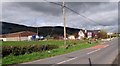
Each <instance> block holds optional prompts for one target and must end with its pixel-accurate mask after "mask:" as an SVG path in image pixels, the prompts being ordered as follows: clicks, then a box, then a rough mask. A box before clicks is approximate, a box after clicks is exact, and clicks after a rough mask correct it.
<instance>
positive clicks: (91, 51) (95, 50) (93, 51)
mask: <svg viewBox="0 0 120 66" xmlns="http://www.w3.org/2000/svg"><path fill="white" fill-rule="evenodd" d="M99 50H100V49H97V50H94V51H91V52H89V53H87V54H88V55H89V54H91V53H94V52H97V51H99Z"/></svg>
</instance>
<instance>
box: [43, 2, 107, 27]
mask: <svg viewBox="0 0 120 66" xmlns="http://www.w3.org/2000/svg"><path fill="white" fill-rule="evenodd" d="M44 1H46V2H49V1H47V0H44ZM49 3H51V4H55V5H59V6H62V5H61V4H59V3H55V2H49ZM64 7H65V8H67V9H68V10H70V11H72V12H74V13H75V14H77V15H80V16H82V17H84V18H86V19H87V20H89V21H90V22H93V23H96V24H99V25H102V26H106V25H103V24H100V23H98V22H96V21H94V20H92V19H91V18H88V17H86V16H85V15H83V14H80V13H78V12H77V11H75V10H73V9H71V8H69V7H67V6H64Z"/></svg>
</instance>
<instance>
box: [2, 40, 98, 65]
mask: <svg viewBox="0 0 120 66" xmlns="http://www.w3.org/2000/svg"><path fill="white" fill-rule="evenodd" d="M63 43H64V42H63V40H59V41H57V40H55V41H53V40H50V41H47V42H45V41H38V42H37V41H36V42H35V41H31V42H26V41H25V42H4V43H3V46H10V45H17V46H19V45H21V44H22V45H24V44H57V45H59V46H64V44H63ZM74 43H75V44H76V45H72V46H70V47H69V48H68V49H65V48H63V47H62V48H57V49H53V50H50V53H48V51H43V52H33V53H31V54H24V55H19V56H13V55H9V56H6V57H4V58H2V64H3V65H4V64H19V63H23V62H29V61H33V60H38V59H43V58H48V57H52V56H56V55H61V54H66V53H69V52H73V51H76V50H80V49H83V48H88V47H91V46H95V45H96V44H98V43H99V42H97V43H96V42H92V44H88V43H87V42H86V41H78V40H74V41H67V44H74Z"/></svg>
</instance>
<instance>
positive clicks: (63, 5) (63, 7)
mask: <svg viewBox="0 0 120 66" xmlns="http://www.w3.org/2000/svg"><path fill="white" fill-rule="evenodd" d="M62 2H63V3H62V10H63V11H62V12H63V20H64V46H65V47H66V17H65V3H64V0H62Z"/></svg>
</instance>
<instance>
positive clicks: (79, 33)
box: [77, 30, 85, 39]
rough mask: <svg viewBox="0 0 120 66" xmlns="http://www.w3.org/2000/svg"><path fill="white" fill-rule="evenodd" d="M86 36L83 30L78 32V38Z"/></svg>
mask: <svg viewBox="0 0 120 66" xmlns="http://www.w3.org/2000/svg"><path fill="white" fill-rule="evenodd" d="M84 37H85V34H84V32H83V31H82V30H80V31H79V32H78V38H77V39H82V38H84Z"/></svg>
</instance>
